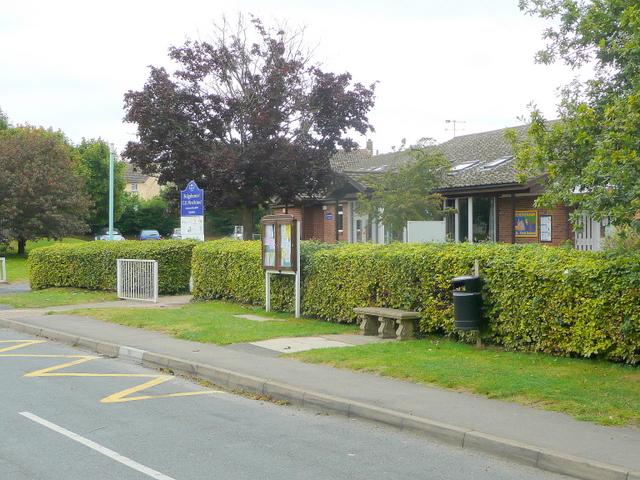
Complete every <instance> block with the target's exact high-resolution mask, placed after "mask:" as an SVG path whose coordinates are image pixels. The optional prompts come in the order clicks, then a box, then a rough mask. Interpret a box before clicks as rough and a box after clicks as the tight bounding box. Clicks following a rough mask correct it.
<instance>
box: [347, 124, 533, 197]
mask: <svg viewBox="0 0 640 480" xmlns="http://www.w3.org/2000/svg"><path fill="white" fill-rule="evenodd" d="M527 128H528V126H527V125H521V126H518V127H513V128H509V129H501V130H493V131H491V132H483V133H475V134H470V135H461V136H459V137H455V138H453V139H451V140H449V141H447V142H444V143H441V144H440V145H437V146H434V147H433V148H434V149H435V150H440V151H442V153H443V154H444V156H445V158H447V159H448V160H450V161H451V171H450V172H448V173H447V174H446V175H445V178H444V184H443V185H442V188H445V189H446V188H458V187H470V186H483V185H500V184H514V183H518V178H517V177H518V173H519V171H518V170H517V169H516V167H515V165H514V164H513V162H512V161H511V160H512V158H513V153H514V152H513V148H512V147H511V144H510V143H509V141H507V140H506V139H505V137H504V135H505V133H506V131H507V130H514V131H515V132H516V134H517V135H519V136H522V135H524V134H525V133H526V130H527ZM410 161H412V157H411V155H409V153H408V152H407V151H406V150H405V151H401V152H392V153H387V154H384V155H376V156H374V157H371V158H370V159H364V160H362V161H361V162H360V163H358V164H356V165H354V166H352V167H351V168H349V169H345V172H344V173H345V174H347V175H349V176H350V177H353V178H355V179H358V178H359V177H362V176H363V175H366V174H371V173H376V172H384V171H386V170H387V169H388V168H389V167H393V166H394V165H401V164H406V163H408V162H410Z"/></svg>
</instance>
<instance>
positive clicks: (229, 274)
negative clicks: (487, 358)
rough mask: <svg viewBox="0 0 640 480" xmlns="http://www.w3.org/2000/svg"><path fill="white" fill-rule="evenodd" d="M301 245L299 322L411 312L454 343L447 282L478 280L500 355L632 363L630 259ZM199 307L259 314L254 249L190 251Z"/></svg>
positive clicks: (638, 335)
mask: <svg viewBox="0 0 640 480" xmlns="http://www.w3.org/2000/svg"><path fill="white" fill-rule="evenodd" d="M306 243H307V242H303V244H302V247H301V249H302V252H305V250H306V251H307V255H306V256H303V261H302V264H303V273H304V275H303V299H302V312H303V314H304V315H306V316H310V317H315V318H320V319H322V320H326V321H330V322H355V320H356V318H355V315H354V314H353V308H355V307H359V306H381V307H390V308H401V309H408V310H415V311H418V312H420V313H421V319H420V330H421V331H422V332H425V333H428V332H439V333H445V334H447V335H454V336H462V337H464V336H465V335H467V334H461V333H458V332H456V330H455V327H454V322H453V302H452V285H451V280H452V279H453V278H454V277H457V276H460V275H469V274H472V273H473V270H474V262H475V261H476V260H477V261H478V262H479V265H480V269H481V271H480V274H481V276H482V279H483V282H484V287H483V300H484V306H485V308H484V316H485V328H484V329H483V337H484V339H485V341H488V342H491V343H495V344H500V345H504V346H505V347H506V348H509V349H516V350H522V351H531V352H545V353H551V354H556V355H565V356H581V357H599V358H605V359H609V360H615V361H624V362H628V363H638V362H639V361H640V309H639V307H640V293H639V292H640V255H637V256H627V257H618V258H608V257H607V256H606V255H605V254H602V253H593V252H579V251H576V250H573V249H570V248H564V247H545V246H541V245H505V244H492V243H486V244H475V245H472V244H468V243H463V244H410V245H405V244H393V245H373V244H357V245H346V244H345V245H339V246H335V247H334V248H319V247H317V246H316V245H313V244H307V245H305V244H306ZM272 278H273V281H272V287H271V300H272V302H271V303H272V308H274V309H276V310H285V311H292V310H293V303H292V302H293V279H292V278H291V277H286V276H274V277H272ZM194 279H195V285H196V291H195V292H194V294H195V295H196V296H198V297H200V298H228V299H233V300H238V301H242V302H245V303H251V304H254V305H264V273H263V271H262V269H261V268H260V244H259V243H258V242H239V241H236V242H234V241H224V242H212V243H209V244H205V245H202V246H198V247H196V249H195V251H194Z"/></svg>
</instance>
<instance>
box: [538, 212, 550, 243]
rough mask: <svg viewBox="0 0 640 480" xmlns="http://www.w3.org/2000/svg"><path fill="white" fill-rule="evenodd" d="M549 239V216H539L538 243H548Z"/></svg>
mask: <svg viewBox="0 0 640 480" xmlns="http://www.w3.org/2000/svg"><path fill="white" fill-rule="evenodd" d="M551 239H552V237H551V215H540V241H541V242H550V241H551Z"/></svg>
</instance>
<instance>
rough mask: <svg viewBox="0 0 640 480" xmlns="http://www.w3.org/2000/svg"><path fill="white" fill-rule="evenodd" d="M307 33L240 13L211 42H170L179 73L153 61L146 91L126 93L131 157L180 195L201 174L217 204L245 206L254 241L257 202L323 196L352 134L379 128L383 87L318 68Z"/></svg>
mask: <svg viewBox="0 0 640 480" xmlns="http://www.w3.org/2000/svg"><path fill="white" fill-rule="evenodd" d="M301 38H302V32H300V31H297V32H288V31H285V30H284V29H280V30H275V29H270V28H266V27H265V26H264V25H263V24H262V22H261V21H260V20H259V19H256V18H252V19H251V21H250V22H247V21H246V19H245V18H244V17H242V16H240V17H239V21H238V24H237V26H235V27H232V26H231V25H230V24H229V23H228V22H227V20H226V19H223V21H222V22H221V24H220V25H218V26H216V27H215V34H214V38H213V39H212V40H211V42H206V41H187V42H186V43H185V44H184V45H183V46H182V47H179V48H177V47H171V48H170V49H169V56H170V58H171V59H172V60H174V61H175V62H176V63H177V64H178V65H179V69H178V70H177V71H176V72H175V73H174V74H173V75H170V74H168V73H167V72H166V70H165V69H164V68H155V67H150V68H151V75H150V78H149V79H148V81H147V83H146V84H145V86H144V88H143V90H142V91H141V92H133V91H129V92H128V93H127V94H126V95H125V110H126V115H125V120H126V121H127V122H131V123H136V124H137V126H138V127H137V128H138V141H136V142H129V143H128V144H127V146H126V148H125V150H124V152H123V153H124V156H125V157H128V158H129V159H131V161H132V162H133V163H134V164H136V165H138V166H139V167H140V168H141V170H142V171H143V172H144V173H146V174H157V175H158V181H159V183H160V184H161V185H169V188H170V189H171V190H170V193H171V194H172V195H173V197H174V198H177V196H178V194H179V191H180V189H182V188H184V187H185V186H186V185H187V183H188V182H189V181H190V180H194V181H195V182H196V183H197V184H198V186H199V187H200V188H202V189H204V190H205V192H206V194H205V201H206V204H207V206H208V207H216V208H223V209H237V210H239V211H241V212H242V215H243V225H244V235H245V238H251V234H252V232H253V219H252V212H253V211H255V210H256V209H257V207H258V206H260V205H264V204H266V203H267V202H269V201H272V200H273V199H275V198H278V199H279V200H280V201H281V202H284V203H291V202H293V201H294V200H295V199H296V198H297V197H298V196H306V197H313V196H315V195H318V194H319V193H321V192H323V191H324V189H325V188H326V187H327V186H328V185H329V184H330V182H331V180H332V178H333V174H332V171H331V169H330V164H329V158H330V157H331V155H332V154H333V153H334V152H336V151H337V148H338V146H339V147H342V148H344V149H347V150H348V149H352V148H354V147H356V146H357V145H356V143H355V142H354V141H353V140H352V139H350V138H349V137H348V136H347V135H348V133H349V132H350V131H356V132H358V133H360V134H364V133H366V132H367V131H369V130H373V128H372V126H371V125H370V124H369V123H368V119H367V116H366V115H367V113H368V111H369V110H370V109H371V108H372V106H373V103H374V85H371V86H370V87H369V88H366V87H364V86H363V85H361V84H359V83H356V84H355V85H352V84H351V80H352V77H351V75H350V74H348V73H344V74H341V75H335V74H333V73H325V72H323V71H322V70H321V69H320V67H319V66H317V65H312V64H311V61H310V58H309V56H308V55H307V54H306V53H305V52H304V51H303V49H302V45H301Z"/></svg>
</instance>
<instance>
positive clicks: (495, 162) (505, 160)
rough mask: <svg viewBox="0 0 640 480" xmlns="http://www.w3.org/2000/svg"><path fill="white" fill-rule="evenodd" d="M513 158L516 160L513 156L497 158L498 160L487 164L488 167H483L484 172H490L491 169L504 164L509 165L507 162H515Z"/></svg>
mask: <svg viewBox="0 0 640 480" xmlns="http://www.w3.org/2000/svg"><path fill="white" fill-rule="evenodd" d="M513 158H514V157H513V155H506V156H504V157H500V158H497V159H495V160H492V161H491V162H489V163H487V164H486V165H483V166H482V170H488V169H490V168H493V167H497V166H498V165H502V164H504V163H507V162H509V161H511V160H513Z"/></svg>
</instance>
